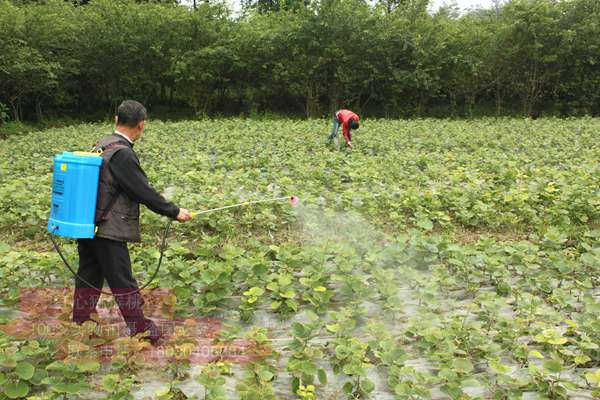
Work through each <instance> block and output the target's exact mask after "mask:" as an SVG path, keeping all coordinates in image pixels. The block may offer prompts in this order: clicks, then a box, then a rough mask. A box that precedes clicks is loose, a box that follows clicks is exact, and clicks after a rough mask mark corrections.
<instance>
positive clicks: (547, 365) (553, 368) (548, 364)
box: [544, 360, 563, 374]
mask: <svg viewBox="0 0 600 400" xmlns="http://www.w3.org/2000/svg"><path fill="white" fill-rule="evenodd" d="M544 369H545V370H546V371H548V372H551V373H553V374H558V373H559V372H561V371H562V370H563V367H562V364H561V363H560V362H559V361H556V360H548V361H544Z"/></svg>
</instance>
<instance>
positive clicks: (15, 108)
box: [8, 99, 20, 122]
mask: <svg viewBox="0 0 600 400" xmlns="http://www.w3.org/2000/svg"><path fill="white" fill-rule="evenodd" d="M8 102H9V103H10V110H11V113H12V117H13V120H14V121H16V122H19V121H20V118H19V104H18V101H17V100H16V99H10V100H9V101H8Z"/></svg>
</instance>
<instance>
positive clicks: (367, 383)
mask: <svg viewBox="0 0 600 400" xmlns="http://www.w3.org/2000/svg"><path fill="white" fill-rule="evenodd" d="M360 387H361V388H362V390H364V391H365V393H371V392H372V391H373V390H375V384H374V383H373V381H371V380H370V379H363V380H362V381H360Z"/></svg>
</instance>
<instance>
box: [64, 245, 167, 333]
mask: <svg viewBox="0 0 600 400" xmlns="http://www.w3.org/2000/svg"><path fill="white" fill-rule="evenodd" d="M77 248H78V251H79V270H78V271H77V275H79V276H80V277H81V278H83V279H84V280H86V281H87V282H89V283H90V284H91V285H92V286H94V287H96V288H98V289H102V287H103V286H104V280H106V282H107V283H108V286H109V287H110V290H111V292H112V293H113V294H116V295H118V294H122V295H120V296H116V297H115V301H116V303H117V305H118V306H119V309H120V310H121V314H122V315H123V319H124V320H125V323H126V324H127V327H128V328H129V332H130V334H131V335H132V336H133V335H135V334H136V333H140V332H145V331H150V336H149V337H150V339H151V340H156V339H158V337H159V336H160V335H159V332H158V329H157V328H156V326H155V325H154V323H153V322H152V321H151V320H149V319H147V318H144V312H143V310H142V306H143V305H144V300H143V298H142V296H141V295H140V294H139V293H133V294H128V293H131V292H132V291H134V290H135V289H137V288H138V285H137V282H136V280H135V278H134V277H133V274H132V272H131V260H130V258H129V251H128V250H127V243H125V242H119V241H115V240H110V239H104V238H100V237H96V238H94V239H79V240H78V241H77ZM99 298H100V293H98V291H97V290H96V289H93V288H90V286H88V285H87V284H86V283H84V282H83V281H82V280H81V279H79V278H76V279H75V295H74V297H73V321H74V322H77V323H83V322H85V321H88V320H90V314H92V313H95V312H96V304H97V303H98V299H99Z"/></svg>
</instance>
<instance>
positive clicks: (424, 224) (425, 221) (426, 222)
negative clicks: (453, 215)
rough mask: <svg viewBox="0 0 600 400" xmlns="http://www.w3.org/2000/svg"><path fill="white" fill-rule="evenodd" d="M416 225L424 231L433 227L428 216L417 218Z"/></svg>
mask: <svg viewBox="0 0 600 400" xmlns="http://www.w3.org/2000/svg"><path fill="white" fill-rule="evenodd" d="M417 226H418V227H419V228H423V229H425V230H426V231H430V230H432V229H433V222H432V221H431V220H430V219H429V218H419V219H418V220H417Z"/></svg>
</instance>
